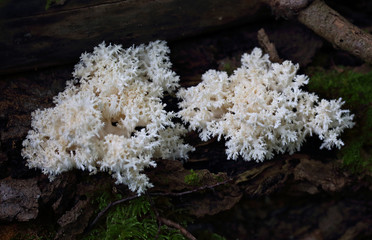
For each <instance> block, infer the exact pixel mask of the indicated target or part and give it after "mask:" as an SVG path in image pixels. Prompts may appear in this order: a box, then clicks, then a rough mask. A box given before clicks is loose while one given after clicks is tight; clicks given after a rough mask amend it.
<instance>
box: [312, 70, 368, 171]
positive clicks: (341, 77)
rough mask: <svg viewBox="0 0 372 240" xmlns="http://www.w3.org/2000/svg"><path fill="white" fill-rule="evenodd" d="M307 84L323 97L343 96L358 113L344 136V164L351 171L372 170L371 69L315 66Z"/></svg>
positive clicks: (348, 105) (342, 152)
mask: <svg viewBox="0 0 372 240" xmlns="http://www.w3.org/2000/svg"><path fill="white" fill-rule="evenodd" d="M309 75H312V76H311V79H310V81H309V85H308V88H309V90H310V91H313V92H316V93H317V94H318V95H320V97H322V98H328V99H337V98H339V97H342V99H343V100H344V101H345V105H344V108H347V109H350V110H351V112H352V113H353V114H354V115H355V117H354V121H355V122H356V125H355V126H354V128H353V129H352V130H348V131H347V132H346V134H344V136H343V140H344V142H345V146H344V147H343V148H342V150H341V151H340V157H341V158H342V159H343V166H344V167H345V168H346V169H349V170H350V171H351V172H352V173H361V172H363V171H369V172H371V171H372V167H371V166H372V158H371V153H372V152H371V150H370V149H371V147H372V146H371V145H372V72H369V73H358V72H354V71H352V70H348V69H345V68H342V67H340V68H339V71H338V72H337V71H324V70H319V69H318V70H316V71H314V69H313V70H312V73H310V74H309Z"/></svg>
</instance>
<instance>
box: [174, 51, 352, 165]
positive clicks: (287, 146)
mask: <svg viewBox="0 0 372 240" xmlns="http://www.w3.org/2000/svg"><path fill="white" fill-rule="evenodd" d="M241 62H242V66H241V67H240V68H238V69H237V70H235V72H234V73H233V74H232V75H231V76H228V75H227V73H226V72H219V71H215V70H209V71H208V72H206V73H205V74H204V75H203V76H202V82H201V83H200V84H198V85H197V86H194V87H190V88H188V89H181V90H180V91H179V92H178V97H179V98H180V99H181V100H182V102H180V103H179V106H180V108H181V111H180V112H179V115H180V116H181V117H182V119H183V120H184V121H185V122H186V123H188V124H189V128H190V129H191V130H198V131H199V132H200V138H201V139H202V140H204V141H205V140H208V139H210V138H211V137H218V139H220V138H221V137H222V136H223V137H224V138H225V139H226V147H227V150H226V152H227V156H228V158H229V159H234V160H236V159H237V158H238V157H239V155H240V156H242V157H243V159H244V160H246V161H249V160H256V161H263V160H264V159H270V158H272V157H273V155H274V153H284V152H289V153H293V152H295V151H298V150H299V149H300V147H301V145H302V143H303V142H304V141H305V137H306V136H308V135H310V136H311V135H312V134H314V133H315V134H317V135H319V138H320V139H321V140H323V144H322V145H321V148H327V149H330V148H332V147H333V146H336V147H338V148H340V147H341V146H342V145H343V142H342V141H341V140H340V139H339V136H340V134H341V133H342V132H343V130H344V129H345V128H350V127H352V126H353V125H354V123H353V122H352V119H353V115H350V113H349V111H348V110H342V109H341V106H342V104H343V102H342V101H341V99H338V100H331V101H327V100H324V99H322V100H319V98H318V96H316V95H315V94H313V93H308V92H306V91H304V90H302V89H301V87H302V86H304V85H306V84H307V83H308V78H307V77H306V76H305V75H296V73H297V70H298V65H294V64H292V63H291V62H290V61H285V62H283V63H282V64H278V63H271V62H270V61H269V57H268V55H263V54H262V51H261V50H260V49H258V48H255V49H254V50H253V51H252V53H251V54H244V55H243V56H242V60H241Z"/></svg>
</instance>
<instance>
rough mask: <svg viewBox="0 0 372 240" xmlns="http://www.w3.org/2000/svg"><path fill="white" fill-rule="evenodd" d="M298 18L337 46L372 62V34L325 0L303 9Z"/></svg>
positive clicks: (317, 1)
mask: <svg viewBox="0 0 372 240" xmlns="http://www.w3.org/2000/svg"><path fill="white" fill-rule="evenodd" d="M298 20H299V21H300V22H301V23H303V24H304V25H306V26H307V27H308V28H310V29H311V30H313V31H314V32H315V33H317V34H318V35H320V36H322V37H323V38H325V39H326V40H328V41H329V42H330V43H332V44H334V45H335V46H336V47H338V48H341V49H343V50H346V51H348V52H349V53H351V54H353V55H355V56H357V57H359V58H361V59H362V60H364V61H366V62H368V63H372V35H371V34H369V33H367V32H365V31H363V30H361V29H360V28H358V27H357V26H355V25H353V24H351V23H350V22H349V21H348V20H346V19H345V18H344V17H342V16H341V15H340V14H339V13H338V12H336V11H335V10H333V9H331V8H330V7H329V6H327V4H325V3H324V2H323V1H320V0H316V1H314V2H313V3H312V4H310V5H309V6H308V7H307V8H306V9H303V10H302V11H301V12H300V13H299V15H298Z"/></svg>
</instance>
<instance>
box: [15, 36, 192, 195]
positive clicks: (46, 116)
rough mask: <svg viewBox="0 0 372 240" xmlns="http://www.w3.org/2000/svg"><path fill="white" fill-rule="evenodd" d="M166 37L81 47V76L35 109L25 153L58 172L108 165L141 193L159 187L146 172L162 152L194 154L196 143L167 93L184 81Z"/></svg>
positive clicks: (176, 155) (51, 171) (101, 168)
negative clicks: (168, 106)
mask: <svg viewBox="0 0 372 240" xmlns="http://www.w3.org/2000/svg"><path fill="white" fill-rule="evenodd" d="M168 53H169V48H168V47H167V46H166V43H165V42H164V41H156V42H151V43H149V44H148V45H140V46H138V47H134V46H133V47H130V48H128V49H123V48H122V47H121V46H120V45H108V46H106V45H105V43H102V44H100V45H99V46H97V47H95V48H94V51H93V52H92V53H84V54H82V55H81V58H80V62H79V63H78V64H77V65H76V66H75V70H74V72H73V76H74V79H73V80H71V81H69V82H68V83H67V86H66V88H65V90H64V91H63V92H61V93H60V94H59V95H58V96H56V97H55V98H54V103H55V107H54V108H47V109H44V110H36V111H35V112H33V113H32V123H31V126H32V130H30V131H29V133H28V136H27V138H26V139H25V140H24V142H23V146H24V148H23V150H22V156H23V157H24V158H27V159H28V166H29V167H30V168H40V169H42V171H43V173H45V174H48V175H49V177H50V178H51V179H53V178H54V176H55V175H57V174H59V173H62V172H65V171H68V170H70V169H73V168H78V169H81V170H88V171H90V172H91V173H96V172H97V171H107V172H110V173H111V174H112V176H113V177H114V178H115V179H116V182H117V183H124V184H126V185H128V187H129V189H130V190H132V191H136V192H137V193H138V194H141V193H143V192H144V191H145V190H146V188H148V187H151V186H152V184H151V183H150V182H149V179H148V177H147V176H146V175H145V174H143V173H141V172H142V171H143V170H144V169H145V168H146V167H149V166H151V167H155V166H156V163H155V161H154V160H153V159H154V158H160V157H161V158H167V159H175V158H180V159H186V158H187V153H188V152H189V151H191V150H193V147H191V146H190V145H188V144H184V143H183V141H182V139H181V136H182V135H183V134H185V133H186V129H185V128H184V127H183V126H181V125H179V124H174V123H173V122H172V118H173V117H174V115H175V114H174V113H173V112H167V111H165V110H164V107H165V104H163V103H162V101H161V97H162V96H163V93H164V92H165V91H167V92H173V91H174V90H175V89H176V87H178V82H179V77H178V76H177V75H176V74H175V73H174V72H173V71H171V70H170V67H171V63H170V61H169V57H168V56H167V54H168Z"/></svg>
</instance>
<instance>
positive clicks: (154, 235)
mask: <svg viewBox="0 0 372 240" xmlns="http://www.w3.org/2000/svg"><path fill="white" fill-rule="evenodd" d="M119 197H120V196H117V197H116V198H119ZM107 199H108V198H107V195H106V194H104V195H103V196H102V197H101V198H100V199H99V200H98V201H102V202H101V203H100V204H99V205H101V206H100V208H101V207H102V206H106V204H108V202H107ZM84 239H85V240H88V239H89V240H98V239H99V240H111V239H115V240H116V239H169V240H171V239H172V240H184V239H185V238H184V237H183V235H181V234H180V233H179V231H178V230H176V229H172V228H169V227H167V226H165V225H161V226H159V225H158V223H157V220H156V214H155V211H154V209H153V208H152V207H151V204H150V202H149V201H148V200H147V199H146V198H145V197H140V198H137V199H134V200H132V201H129V202H128V203H127V204H122V205H120V206H117V207H115V208H113V209H112V210H111V211H110V212H109V213H108V215H107V218H106V222H105V224H101V225H100V226H98V227H96V229H94V230H93V231H92V232H91V233H90V234H89V236H86V237H85V238H84Z"/></svg>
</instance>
